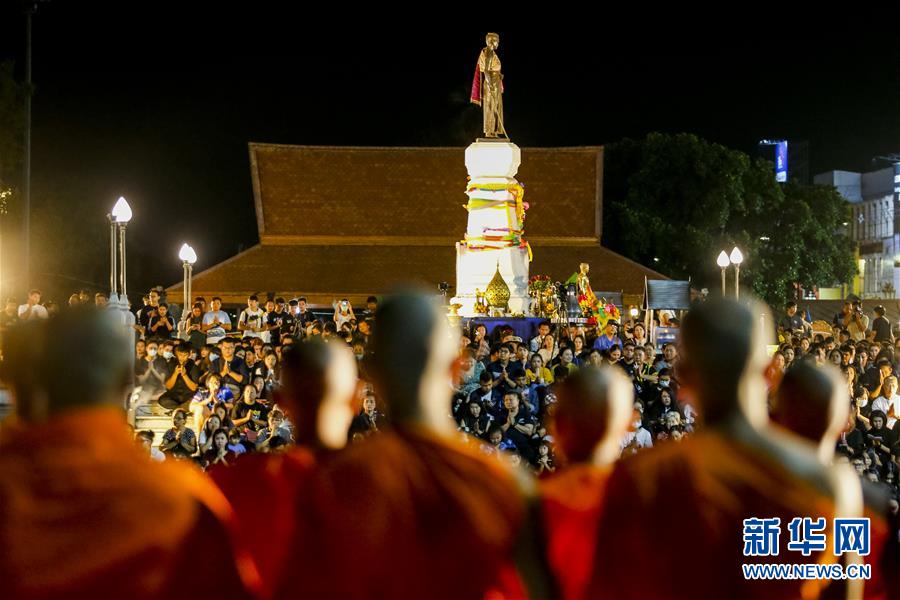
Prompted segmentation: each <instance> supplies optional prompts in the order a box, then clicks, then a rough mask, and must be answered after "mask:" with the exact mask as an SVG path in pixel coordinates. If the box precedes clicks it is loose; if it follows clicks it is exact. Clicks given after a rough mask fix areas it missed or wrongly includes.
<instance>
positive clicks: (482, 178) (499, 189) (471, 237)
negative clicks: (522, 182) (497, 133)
mask: <svg viewBox="0 0 900 600" xmlns="http://www.w3.org/2000/svg"><path fill="white" fill-rule="evenodd" d="M521 160H522V153H521V150H520V149H519V147H518V146H516V145H515V144H513V143H512V142H509V141H507V140H478V141H477V142H475V143H474V144H472V145H470V146H469V147H468V148H466V170H467V171H468V172H469V187H468V190H469V191H468V192H467V193H468V195H469V199H470V202H472V201H476V202H478V203H479V204H484V205H485V206H483V207H480V208H470V210H469V217H468V222H467V225H466V238H465V240H464V241H462V242H459V243H457V244H456V297H455V298H454V299H453V302H458V303H459V304H461V305H462V308H460V310H459V314H460V315H462V316H465V317H471V316H474V314H475V311H474V306H475V290H476V289H478V290H480V291H481V292H482V293H484V292H485V290H486V288H487V286H488V283H490V281H491V279H492V278H493V277H494V273H495V272H496V270H497V266H498V264H499V266H500V274H501V275H502V276H503V279H504V280H505V281H506V284H507V285H508V286H509V291H510V299H509V311H510V312H511V313H524V312H527V311H528V308H529V297H528V266H529V265H528V262H529V260H528V249H527V248H522V247H519V246H511V245H510V243H509V242H506V241H493V240H484V239H483V237H484V236H486V235H487V236H491V235H502V231H500V230H503V229H514V230H522V229H523V228H524V227H523V223H522V222H521V221H520V219H519V215H518V214H517V211H516V209H515V206H506V207H504V206H503V205H502V203H504V202H506V203H511V204H514V203H515V194H513V193H512V192H511V191H510V188H512V187H514V186H517V185H518V182H517V181H516V179H515V176H516V173H517V172H518V170H519V164H520V163H521ZM479 185H480V186H483V187H481V188H479ZM473 188H474V189H473ZM484 188H492V189H484ZM498 204H499V206H500V208H498V207H497V206H498Z"/></svg>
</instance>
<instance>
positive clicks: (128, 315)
mask: <svg viewBox="0 0 900 600" xmlns="http://www.w3.org/2000/svg"><path fill="white" fill-rule="evenodd" d="M131 217H132V212H131V207H130V206H128V202H127V201H126V200H125V198H121V197H120V198H119V199H118V201H116V205H115V206H113V209H112V213H110V215H109V224H110V238H109V239H110V267H111V268H110V276H109V281H110V288H111V289H110V295H109V307H110V310H114V311H118V313H119V318H120V319H121V322H122V326H123V333H124V334H125V335H126V336H127V339H128V340H130V343H129V346H132V347H133V345H134V344H133V343H134V314H132V312H131V310H130V307H129V305H128V292H127V288H126V284H125V228H126V227H127V226H128V222H129V221H131ZM117 234H118V235H117ZM117 238H118V239H117ZM117 252H118V267H119V268H118V271H119V273H118V281H117V277H116V270H117V269H116V266H117V265H116V254H117ZM128 357H129V367H130V368H129V369H128V373H129V385H128V393H127V394H126V396H125V410H126V411H127V413H128V418H129V422H132V423H133V419H134V412H133V407H132V406H131V393H132V389H133V387H134V385H133V383H134V380H133V377H134V350H133V348H132V350H131V351H129V352H128Z"/></svg>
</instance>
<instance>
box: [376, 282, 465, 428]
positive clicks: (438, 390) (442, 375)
mask: <svg viewBox="0 0 900 600" xmlns="http://www.w3.org/2000/svg"><path fill="white" fill-rule="evenodd" d="M371 347H372V353H373V354H372V367H373V376H374V380H375V386H376V387H377V388H379V391H380V395H381V396H382V397H383V398H384V399H385V400H386V402H387V406H388V412H389V413H390V415H391V420H392V421H393V422H395V423H402V422H404V421H408V422H420V423H421V422H426V423H428V424H429V425H432V426H435V427H441V424H443V422H444V421H447V422H450V421H449V420H448V419H446V418H444V417H445V415H444V413H445V412H446V410H445V407H446V406H448V405H449V402H450V395H451V393H452V389H451V386H450V379H451V377H452V366H453V365H454V364H455V363H456V362H457V358H458V353H457V349H458V347H459V334H458V333H456V332H455V331H454V330H452V329H451V328H450V327H449V324H448V323H447V318H446V317H445V316H444V315H443V314H442V313H441V311H440V309H439V308H438V306H437V304H436V303H435V302H434V301H433V300H432V299H431V298H430V297H428V296H426V295H425V294H423V293H419V292H416V291H408V290H404V291H401V292H399V293H397V294H393V295H391V296H389V297H388V298H387V299H386V300H385V301H384V302H382V303H381V305H379V307H378V312H377V313H376V314H375V330H374V332H373V334H372V343H371ZM445 379H446V381H444V380H445Z"/></svg>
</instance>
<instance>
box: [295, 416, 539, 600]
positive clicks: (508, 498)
mask: <svg viewBox="0 0 900 600" xmlns="http://www.w3.org/2000/svg"><path fill="white" fill-rule="evenodd" d="M314 480H315V486H314V493H313V497H312V498H310V499H305V500H302V501H301V503H298V506H297V510H298V511H300V512H301V513H302V515H301V520H303V521H304V523H305V527H306V528H307V529H306V532H305V533H304V534H298V536H297V542H296V544H295V548H294V550H293V551H292V552H291V556H290V564H289V565H288V566H287V568H286V573H290V574H291V576H290V578H286V579H285V580H284V581H283V584H282V586H281V588H280V590H281V592H280V593H279V594H278V596H279V597H280V596H283V595H284V594H287V596H285V597H293V596H295V595H296V596H297V597H299V596H300V595H301V594H303V595H305V596H307V597H311V598H316V597H338V598H391V599H395V598H431V599H435V598H438V599H440V598H448V599H451V598H452V599H458V598H482V597H484V595H485V593H486V592H488V591H489V590H492V591H496V590H497V589H498V588H503V587H504V585H505V584H507V583H508V582H510V581H511V580H516V581H517V578H515V577H510V569H509V567H510V565H511V564H512V556H513V552H514V548H515V542H516V539H515V538H516V535H517V533H518V531H519V528H520V526H521V524H522V521H523V519H524V515H525V503H524V501H523V499H522V497H521V495H520V493H519V491H518V486H517V484H516V482H515V480H514V479H513V476H512V474H511V472H510V471H509V470H508V469H507V468H506V466H505V465H503V464H502V463H500V462H499V461H496V460H493V459H489V458H487V457H485V456H484V455H483V454H481V453H480V451H479V450H478V449H473V448H469V447H467V446H464V445H462V444H461V443H457V442H456V441H455V440H447V439H441V438H438V437H436V436H434V435H433V434H430V433H427V432H424V431H421V430H415V431H414V430H411V429H410V428H401V427H395V428H393V429H392V430H391V431H389V432H383V433H380V434H378V435H375V436H372V437H371V438H369V439H368V440H366V441H365V442H363V443H360V444H357V445H354V446H351V447H350V448H348V449H346V450H344V451H343V452H341V453H339V454H337V455H335V456H334V458H333V459H332V460H331V461H330V462H329V463H328V464H327V466H326V468H324V469H317V472H316V475H315V476H314ZM298 572H302V576H301V575H297V573H298ZM503 591H504V592H505V593H504V594H502V595H505V596H506V597H514V596H516V595H519V596H521V589H520V590H519V591H518V594H517V593H516V592H514V591H513V592H511V591H510V590H509V588H507V589H505V590H503Z"/></svg>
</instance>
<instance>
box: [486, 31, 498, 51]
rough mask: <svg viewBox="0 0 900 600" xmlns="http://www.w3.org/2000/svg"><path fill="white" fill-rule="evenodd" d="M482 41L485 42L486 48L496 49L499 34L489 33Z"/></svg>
mask: <svg viewBox="0 0 900 600" xmlns="http://www.w3.org/2000/svg"><path fill="white" fill-rule="evenodd" d="M484 41H485V43H486V44H487V46H488V48H490V49H491V50H496V49H497V46H499V45H500V36H499V35H497V34H496V33H489V34H487V35H486V36H484Z"/></svg>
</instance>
